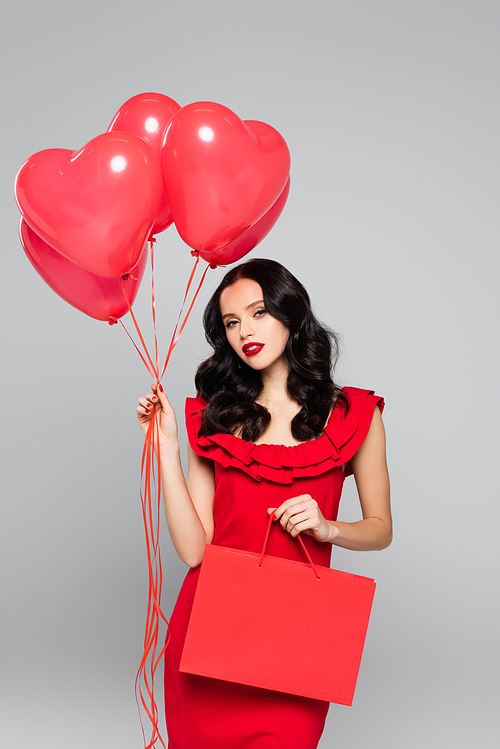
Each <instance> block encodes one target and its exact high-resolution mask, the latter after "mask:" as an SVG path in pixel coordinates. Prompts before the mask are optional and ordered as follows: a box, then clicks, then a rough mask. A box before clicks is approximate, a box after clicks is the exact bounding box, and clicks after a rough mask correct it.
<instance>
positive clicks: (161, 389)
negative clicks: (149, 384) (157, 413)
mask: <svg viewBox="0 0 500 749" xmlns="http://www.w3.org/2000/svg"><path fill="white" fill-rule="evenodd" d="M158 387H159V388H160V391H161V392H162V393H163V388H162V386H161V382H160V384H159V385H158Z"/></svg>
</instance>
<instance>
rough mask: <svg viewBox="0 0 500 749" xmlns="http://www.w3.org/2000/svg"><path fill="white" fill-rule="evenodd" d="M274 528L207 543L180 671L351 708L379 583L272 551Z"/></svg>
mask: <svg viewBox="0 0 500 749" xmlns="http://www.w3.org/2000/svg"><path fill="white" fill-rule="evenodd" d="M270 522H271V521H270ZM268 534H269V526H268V532H267V534H266V539H265V542H264V546H263V549H262V552H261V554H255V553H251V552H246V551H240V550H238V549H229V548H226V547H223V546H214V545H208V546H207V547H206V549H205V555H204V557H203V563H202V566H201V570H200V577H199V580H198V586H197V589H196V595H195V598H194V603H193V610H192V613H191V618H190V621H189V627H188V631H187V635H186V640H185V644H184V650H183V653H182V658H181V664H180V670H181V671H184V672H187V673H191V674H197V675H199V676H209V677H211V678H214V679H222V680H224V681H232V682H237V683H240V684H248V685H250V686H256V687H263V688H265V689H273V690H276V691H279V692H287V693H290V694H296V695H300V696H303V697H313V698H315V699H319V700H326V701H328V702H337V703H340V704H342V705H351V704H352V700H353V696H354V689H355V687H356V680H357V676H358V671H359V665H360V662H361V655H362V652H363V646H364V642H365V637H366V630H367V627H368V621H369V618H370V612H371V606H372V602H373V596H374V593H375V582H374V581H373V580H372V579H370V578H367V577H361V576H359V575H351V574H349V573H347V572H339V571H337V570H332V569H329V568H327V567H319V566H315V565H314V564H313V562H312V560H311V559H310V557H309V554H307V555H308V557H309V560H310V561H309V563H301V562H294V561H291V560H288V559H281V558H278V557H272V556H266V555H265V545H266V543H267V536H268ZM298 538H299V541H300V542H301V543H302V546H303V548H304V550H305V551H306V553H307V550H306V549H305V546H304V544H303V542H302V539H301V538H300V536H299V537H298Z"/></svg>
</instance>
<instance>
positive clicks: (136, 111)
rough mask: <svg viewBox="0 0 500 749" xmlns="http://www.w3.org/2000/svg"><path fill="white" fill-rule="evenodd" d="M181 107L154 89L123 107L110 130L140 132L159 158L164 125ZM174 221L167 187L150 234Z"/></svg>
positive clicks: (135, 133) (128, 101) (132, 99)
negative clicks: (156, 92)
mask: <svg viewBox="0 0 500 749" xmlns="http://www.w3.org/2000/svg"><path fill="white" fill-rule="evenodd" d="M180 108H181V107H180V104H177V102H176V101H174V100H173V99H171V98H170V97H169V96H165V95H164V94H155V93H153V92H149V93H144V94H136V96H132V98H131V99H128V100H127V101H126V102H125V104H123V106H121V107H120V109H119V110H118V112H117V113H116V114H115V116H114V117H113V120H112V121H111V124H110V126H109V127H108V130H107V132H108V133H112V132H114V131H116V130H119V131H122V130H124V131H126V132H127V133H134V135H138V136H139V137H140V138H143V140H145V141H146V143H147V144H148V145H150V146H151V148H152V149H153V151H154V153H155V154H156V156H157V157H158V159H159V158H160V153H161V144H162V140H163V134H164V132H165V128H166V127H167V125H168V123H169V122H170V120H171V119H172V117H173V115H174V114H175V113H176V112H178V111H179V109H180ZM172 222H173V218H172V213H171V211H170V206H169V204H168V200H167V196H166V195H165V190H162V199H161V204H160V209H159V211H158V215H157V216H156V219H155V222H154V225H153V228H152V230H151V233H152V234H157V233H158V232H160V231H164V230H165V229H166V228H167V227H169V226H170V224H171V223H172Z"/></svg>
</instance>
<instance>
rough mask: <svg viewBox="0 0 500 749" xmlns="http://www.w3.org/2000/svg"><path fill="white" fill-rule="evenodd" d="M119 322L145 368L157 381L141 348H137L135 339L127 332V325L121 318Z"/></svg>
mask: <svg viewBox="0 0 500 749" xmlns="http://www.w3.org/2000/svg"><path fill="white" fill-rule="evenodd" d="M118 322H119V323H120V325H121V326H122V328H123V330H124V331H125V333H126V334H127V335H128V337H129V338H130V340H131V341H132V343H133V344H134V346H135V350H136V351H137V353H138V354H139V356H140V357H141V359H142V361H143V362H144V366H145V367H146V369H147V370H148V372H149V374H150V375H151V377H152V378H153V380H155V379H156V375H155V374H154V372H153V371H152V370H151V368H150V366H149V364H148V363H147V361H146V359H145V358H144V356H143V355H142V352H141V351H140V350H139V348H138V347H137V344H136V342H135V341H134V339H133V338H132V336H131V335H130V333H129V332H128V330H127V328H126V327H125V325H124V324H123V322H122V320H121V318H120V319H119V320H118Z"/></svg>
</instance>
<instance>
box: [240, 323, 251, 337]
mask: <svg viewBox="0 0 500 749" xmlns="http://www.w3.org/2000/svg"><path fill="white" fill-rule="evenodd" d="M253 333H254V330H253V325H251V324H250V323H246V324H244V325H242V326H241V328H240V336H241V337H242V338H250V337H251V336H253Z"/></svg>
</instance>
